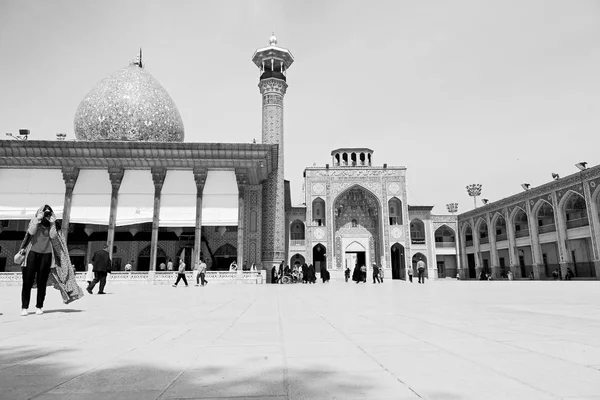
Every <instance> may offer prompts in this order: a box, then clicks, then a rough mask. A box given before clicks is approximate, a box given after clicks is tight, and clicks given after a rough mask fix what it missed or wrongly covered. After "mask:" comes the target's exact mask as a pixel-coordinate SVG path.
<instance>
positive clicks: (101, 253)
mask: <svg viewBox="0 0 600 400" xmlns="http://www.w3.org/2000/svg"><path fill="white" fill-rule="evenodd" d="M92 264H94V280H93V281H92V283H90V284H89V285H88V287H87V289H86V290H87V292H88V293H89V294H93V292H92V291H93V290H94V286H96V284H97V283H98V282H100V288H99V290H98V294H105V293H104V287H105V286H106V275H107V274H108V273H109V272H110V268H111V261H110V254H109V253H108V244H105V245H104V246H102V249H101V250H98V251H97V252H95V253H94V255H93V256H92Z"/></svg>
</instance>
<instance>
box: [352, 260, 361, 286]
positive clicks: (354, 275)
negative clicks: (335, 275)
mask: <svg viewBox="0 0 600 400" xmlns="http://www.w3.org/2000/svg"><path fill="white" fill-rule="evenodd" d="M352 280H353V281H354V282H356V283H358V282H362V281H363V278H362V272H360V267H359V266H358V264H356V265H355V266H354V271H353V272H352Z"/></svg>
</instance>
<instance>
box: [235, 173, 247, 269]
mask: <svg viewBox="0 0 600 400" xmlns="http://www.w3.org/2000/svg"><path fill="white" fill-rule="evenodd" d="M235 177H236V179H237V184H238V231H237V264H238V270H237V272H238V274H237V275H238V278H243V276H244V272H243V268H244V260H245V257H244V251H245V248H244V239H245V238H246V235H245V224H244V219H245V216H246V209H245V204H244V196H245V194H246V184H247V183H248V174H247V172H246V171H241V170H236V171H235Z"/></svg>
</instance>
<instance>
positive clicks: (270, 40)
mask: <svg viewBox="0 0 600 400" xmlns="http://www.w3.org/2000/svg"><path fill="white" fill-rule="evenodd" d="M269 44H270V45H271V46H273V45H276V44H277V38H276V37H275V32H272V33H271V37H270V38H269Z"/></svg>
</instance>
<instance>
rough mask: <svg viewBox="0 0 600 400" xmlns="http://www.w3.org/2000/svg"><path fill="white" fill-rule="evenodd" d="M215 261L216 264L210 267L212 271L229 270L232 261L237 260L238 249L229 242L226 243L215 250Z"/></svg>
mask: <svg viewBox="0 0 600 400" xmlns="http://www.w3.org/2000/svg"><path fill="white" fill-rule="evenodd" d="M215 261H216V265H214V264H213V265H212V266H211V268H210V269H211V270H212V271H229V266H230V265H231V263H232V262H233V261H237V249H236V248H235V247H233V245H231V244H229V243H226V244H224V245H223V246H221V247H219V248H218V249H217V251H215ZM238 268H242V266H241V265H240V266H238Z"/></svg>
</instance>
